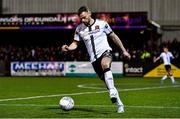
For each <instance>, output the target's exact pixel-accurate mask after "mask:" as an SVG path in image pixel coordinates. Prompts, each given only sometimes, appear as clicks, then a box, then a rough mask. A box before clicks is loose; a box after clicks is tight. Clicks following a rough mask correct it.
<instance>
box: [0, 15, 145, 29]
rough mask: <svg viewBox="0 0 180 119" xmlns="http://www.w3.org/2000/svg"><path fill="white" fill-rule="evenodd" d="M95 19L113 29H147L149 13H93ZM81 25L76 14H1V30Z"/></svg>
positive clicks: (73, 27) (61, 27)
mask: <svg viewBox="0 0 180 119" xmlns="http://www.w3.org/2000/svg"><path fill="white" fill-rule="evenodd" d="M93 18H98V19H103V20H105V21H107V22H108V23H109V24H110V26H111V27H112V28H113V29H134V28H135V29H136V28H138V29H139V28H140V29H143V28H146V27H147V23H148V20H147V12H119V13H118V12H109V13H108V12H106V13H93ZM79 23H80V19H79V17H78V15H77V14H76V13H52V14H1V15H0V30H48V29H75V28H76V26H77V25H78V24H79Z"/></svg>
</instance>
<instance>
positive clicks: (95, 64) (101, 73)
mask: <svg viewBox="0 0 180 119" xmlns="http://www.w3.org/2000/svg"><path fill="white" fill-rule="evenodd" d="M103 57H109V58H111V59H112V51H111V50H107V51H105V52H104V53H103V54H102V55H101V57H99V58H98V59H96V61H94V62H93V63H92V65H93V68H94V71H95V72H96V74H97V75H98V76H99V78H100V79H101V80H104V71H103V69H102V66H101V60H102V58H103ZM110 66H111V65H110Z"/></svg>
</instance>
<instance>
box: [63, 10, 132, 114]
mask: <svg viewBox="0 0 180 119" xmlns="http://www.w3.org/2000/svg"><path fill="white" fill-rule="evenodd" d="M78 16H79V18H80V20H81V24H79V25H78V26H77V28H76V30H75V35H74V40H73V42H72V43H71V44H70V45H69V46H68V45H63V46H62V51H63V52H66V51H71V50H75V49H76V48H77V46H78V44H79V41H81V40H82V41H84V43H85V45H86V48H87V51H88V54H89V56H90V61H91V63H92V65H93V68H94V70H95V72H96V73H97V74H98V76H99V78H100V79H101V80H103V81H104V82H105V84H106V87H107V89H108V91H109V96H110V98H111V101H112V103H117V106H118V110H117V112H118V113H123V112H124V106H123V103H122V101H121V99H120V97H119V94H118V91H117V89H116V88H115V86H114V80H113V75H112V72H111V69H110V67H111V62H112V48H111V47H110V46H109V44H108V41H107V36H109V37H110V38H111V40H112V41H113V42H114V43H115V44H116V45H117V46H118V47H119V48H120V49H121V50H122V51H123V54H124V56H126V57H128V58H130V55H129V53H128V52H127V51H126V49H125V48H124V46H123V44H122V42H121V40H120V39H119V38H118V36H117V35H116V34H115V33H114V32H113V31H112V29H111V28H110V26H109V24H108V23H107V22H105V21H103V20H100V19H93V18H92V17H91V11H90V10H89V9H88V7H86V6H82V7H80V8H79V10H78Z"/></svg>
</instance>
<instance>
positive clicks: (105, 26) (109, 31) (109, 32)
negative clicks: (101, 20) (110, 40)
mask: <svg viewBox="0 0 180 119" xmlns="http://www.w3.org/2000/svg"><path fill="white" fill-rule="evenodd" d="M104 32H105V33H106V34H107V35H109V34H111V33H112V32H113V31H112V29H111V27H110V26H109V24H108V23H107V22H105V25H104Z"/></svg>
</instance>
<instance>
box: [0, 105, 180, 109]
mask: <svg viewBox="0 0 180 119" xmlns="http://www.w3.org/2000/svg"><path fill="white" fill-rule="evenodd" d="M0 106H7V107H10V106H12V107H58V105H50V104H0ZM75 107H115V105H75ZM125 107H127V108H155V109H165V108H169V109H180V107H178V106H175V107H168V106H141V105H131V106H130V105H127V106H126V105H125Z"/></svg>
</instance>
